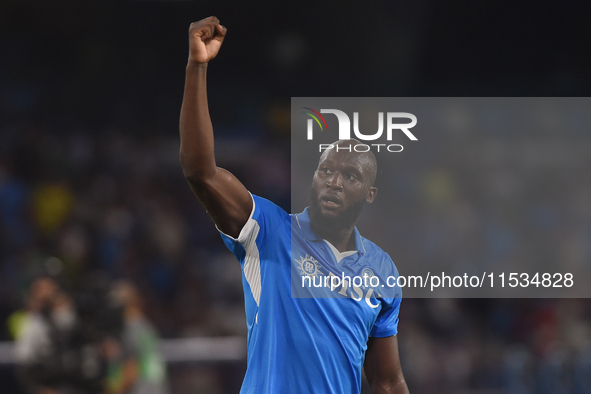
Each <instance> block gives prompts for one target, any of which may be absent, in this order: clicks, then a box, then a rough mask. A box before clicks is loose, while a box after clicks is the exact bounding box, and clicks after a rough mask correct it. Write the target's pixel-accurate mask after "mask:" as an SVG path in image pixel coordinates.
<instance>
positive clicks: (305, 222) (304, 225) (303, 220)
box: [294, 207, 365, 254]
mask: <svg viewBox="0 0 591 394" xmlns="http://www.w3.org/2000/svg"><path fill="white" fill-rule="evenodd" d="M294 216H295V219H296V224H297V225H298V227H299V228H301V229H302V231H303V232H304V235H305V236H306V238H308V239H309V240H310V241H322V238H320V237H319V236H318V235H316V233H315V232H314V231H313V230H312V227H311V224H310V213H309V211H308V208H307V207H306V209H304V211H303V212H301V213H298V214H296V215H294ZM353 237H355V249H356V250H357V252H358V253H360V254H364V253H365V245H363V239H362V238H361V234H359V230H357V226H355V227H354V228H353Z"/></svg>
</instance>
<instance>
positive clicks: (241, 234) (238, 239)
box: [215, 192, 255, 243]
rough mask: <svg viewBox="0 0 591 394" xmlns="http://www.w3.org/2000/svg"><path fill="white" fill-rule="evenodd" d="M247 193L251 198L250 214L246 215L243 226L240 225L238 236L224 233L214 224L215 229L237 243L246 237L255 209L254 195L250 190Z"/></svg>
mask: <svg viewBox="0 0 591 394" xmlns="http://www.w3.org/2000/svg"><path fill="white" fill-rule="evenodd" d="M248 194H250V198H251V200H252V210H251V211H250V216H248V220H247V221H246V223H244V226H243V227H242V229H241V230H240V233H239V234H238V238H234V237H232V236H231V235H228V234H226V233H225V232H223V231H222V230H220V229H219V228H218V225H217V224H216V225H215V228H216V230H218V231H219V232H220V233H222V234H224V235H225V236H226V237H228V238H230V239H231V240H232V241H236V242H239V243H242V241H243V240H244V238H246V236H247V233H248V231H249V229H248V228H247V227H248V223H250V221H251V219H252V216H253V215H254V209H255V202H254V197H253V196H252V193H251V192H248Z"/></svg>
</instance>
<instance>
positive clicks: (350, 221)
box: [308, 186, 365, 239]
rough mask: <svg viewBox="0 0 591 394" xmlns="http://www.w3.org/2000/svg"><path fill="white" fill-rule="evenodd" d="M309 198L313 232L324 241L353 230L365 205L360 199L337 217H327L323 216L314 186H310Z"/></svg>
mask: <svg viewBox="0 0 591 394" xmlns="http://www.w3.org/2000/svg"><path fill="white" fill-rule="evenodd" d="M308 196H309V199H310V208H309V212H310V225H311V227H312V230H314V232H315V233H316V234H318V236H320V237H321V238H324V239H334V238H337V237H338V235H339V234H340V233H341V232H342V231H343V230H347V229H350V228H353V226H354V225H355V223H356V222H357V218H358V217H359V214H360V213H361V209H362V208H363V205H365V200H364V199H360V200H358V201H355V202H354V203H353V204H351V205H350V206H349V207H348V208H347V209H345V210H344V211H343V212H341V213H340V214H339V215H337V216H325V215H323V214H322V210H321V209H320V201H319V199H318V193H317V192H316V191H315V190H314V187H313V186H310V190H309V192H308Z"/></svg>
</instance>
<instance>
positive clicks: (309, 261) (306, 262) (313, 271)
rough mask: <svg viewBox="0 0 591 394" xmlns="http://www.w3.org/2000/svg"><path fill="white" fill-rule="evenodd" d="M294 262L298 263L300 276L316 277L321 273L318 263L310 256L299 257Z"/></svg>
mask: <svg viewBox="0 0 591 394" xmlns="http://www.w3.org/2000/svg"><path fill="white" fill-rule="evenodd" d="M295 261H296V262H297V263H298V268H299V269H300V272H301V273H302V275H306V276H310V277H317V276H318V274H320V273H321V272H320V263H319V262H318V260H316V259H315V258H314V257H312V256H308V255H306V256H305V257H302V256H300V260H298V259H295Z"/></svg>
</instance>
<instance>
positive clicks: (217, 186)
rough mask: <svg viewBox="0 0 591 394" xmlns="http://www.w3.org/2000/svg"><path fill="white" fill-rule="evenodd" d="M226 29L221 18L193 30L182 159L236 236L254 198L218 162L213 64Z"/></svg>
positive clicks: (222, 225)
mask: <svg viewBox="0 0 591 394" xmlns="http://www.w3.org/2000/svg"><path fill="white" fill-rule="evenodd" d="M226 31H227V29H226V28H225V27H223V26H222V25H220V22H219V20H218V18H216V17H215V16H211V17H209V18H206V19H203V20H200V21H198V22H193V23H192V24H191V26H190V28H189V61H188V63H187V71H186V77H185V94H184V96H183V105H182V108H181V120H180V136H181V149H180V160H181V165H182V167H183V173H184V175H185V178H186V179H187V181H188V182H189V185H190V186H191V189H193V192H194V193H195V195H196V196H197V198H198V199H199V201H201V203H202V204H203V205H204V206H205V209H206V210H207V212H208V213H209V215H210V216H211V218H212V219H213V221H214V222H215V224H216V226H217V227H218V229H220V230H221V231H223V232H224V233H226V234H228V235H231V236H232V237H235V238H236V237H238V234H239V233H240V230H241V229H242V227H243V226H244V224H245V223H246V221H247V220H248V217H249V215H250V212H251V210H252V198H251V197H250V194H249V193H248V191H247V190H246V188H245V187H244V185H242V183H241V182H240V181H239V180H238V179H236V177H234V176H233V175H232V174H231V173H230V172H228V171H226V170H224V169H222V168H218V166H217V164H216V161H215V156H214V143H213V141H214V138H213V126H212V124H211V119H210V117H209V109H208V106H207V88H206V76H207V65H208V64H209V61H210V60H211V59H213V58H214V57H215V56H216V55H217V54H218V51H219V50H220V47H221V45H222V41H223V40H224V37H225V36H226Z"/></svg>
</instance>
